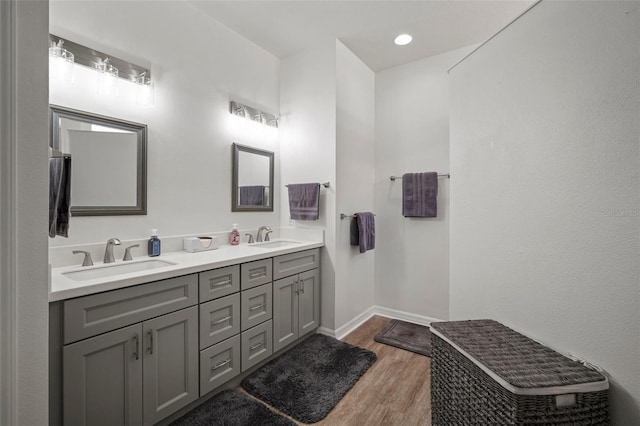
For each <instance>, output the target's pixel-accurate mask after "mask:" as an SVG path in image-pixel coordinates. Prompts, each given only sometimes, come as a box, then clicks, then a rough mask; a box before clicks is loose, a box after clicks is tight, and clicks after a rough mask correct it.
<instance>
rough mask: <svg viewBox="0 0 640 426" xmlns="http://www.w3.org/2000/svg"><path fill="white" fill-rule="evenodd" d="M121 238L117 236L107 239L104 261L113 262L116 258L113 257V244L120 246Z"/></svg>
mask: <svg viewBox="0 0 640 426" xmlns="http://www.w3.org/2000/svg"><path fill="white" fill-rule="evenodd" d="M119 245H120V240H119V239H117V238H110V239H109V240H108V241H107V247H106V248H105V250H104V263H113V262H115V261H116V260H115V258H114V257H113V246H119Z"/></svg>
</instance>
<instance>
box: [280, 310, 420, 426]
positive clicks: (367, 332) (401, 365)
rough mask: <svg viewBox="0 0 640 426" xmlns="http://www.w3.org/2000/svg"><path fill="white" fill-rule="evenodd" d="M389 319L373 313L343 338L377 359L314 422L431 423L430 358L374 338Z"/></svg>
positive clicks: (353, 424) (370, 425)
mask: <svg viewBox="0 0 640 426" xmlns="http://www.w3.org/2000/svg"><path fill="white" fill-rule="evenodd" d="M389 321H390V320H389V319H388V318H382V317H378V316H374V317H372V318H371V319H369V320H368V321H366V322H365V323H364V324H362V325H361V326H360V327H358V328H357V329H355V330H354V331H353V332H351V333H350V334H349V335H347V336H346V337H345V338H344V339H342V340H343V341H344V342H347V343H351V344H352V345H356V346H360V347H361V348H365V349H369V350H370V351H373V352H375V353H376V355H377V356H378V360H377V361H376V362H375V363H374V364H373V365H372V366H371V368H369V370H367V372H366V373H365V374H364V375H363V376H362V377H361V378H360V380H358V382H357V383H356V384H355V385H354V386H353V388H351V390H349V392H347V394H346V395H345V396H344V398H342V400H340V402H339V403H338V405H336V406H335V408H334V409H333V410H332V411H331V412H330V413H329V415H328V416H327V417H326V418H325V419H324V420H322V421H320V422H318V423H315V424H316V425H323V426H329V425H331V426H333V425H345V426H361V425H362V426H364V425H367V426H373V425H401V426H414V425H415V426H418V425H420V426H423V425H424V426H429V425H431V397H430V395H431V385H430V383H431V377H430V371H431V370H430V362H431V359H430V358H427V357H425V356H423V355H419V354H416V353H413V352H409V351H405V350H402V349H398V348H394V347H392V346H388V345H384V344H382V343H378V342H375V341H374V340H373V337H374V336H375V335H376V334H377V333H378V331H379V330H380V329H381V328H382V327H384V326H385V325H386V324H387V322H389ZM275 411H277V410H275ZM291 420H293V421H294V422H295V420H294V419H291ZM298 424H299V425H303V424H304V423H298Z"/></svg>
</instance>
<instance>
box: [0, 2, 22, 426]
mask: <svg viewBox="0 0 640 426" xmlns="http://www.w3.org/2000/svg"><path fill="white" fill-rule="evenodd" d="M15 14H16V8H15V2H14V1H13V0H12V1H0V43H1V46H0V141H1V142H0V424H3V425H4V424H7V425H8V424H16V423H17V418H18V417H17V415H18V413H17V408H16V404H17V400H16V395H17V376H16V374H17V373H16V371H17V364H16V359H17V357H16V350H17V343H16V329H17V320H16V259H15V252H16V247H15V241H16V231H15V230H16V214H15V207H16V184H17V177H16V168H15V164H16V163H15V153H16V129H15V108H16V94H15V84H14V83H15V81H14V80H15V76H16V75H15V64H16V61H15V58H16V55H15V53H16V49H15V32H16V27H15V25H14V22H15Z"/></svg>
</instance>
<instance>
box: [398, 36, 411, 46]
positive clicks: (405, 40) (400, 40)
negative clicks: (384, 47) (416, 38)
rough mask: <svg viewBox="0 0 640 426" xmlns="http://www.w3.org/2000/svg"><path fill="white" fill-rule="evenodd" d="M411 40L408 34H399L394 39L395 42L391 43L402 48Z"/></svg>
mask: <svg viewBox="0 0 640 426" xmlns="http://www.w3.org/2000/svg"><path fill="white" fill-rule="evenodd" d="M411 40H413V37H411V36H410V35H409V34H400V35H399V36H398V37H396V38H395V40H393V42H394V43H395V44H397V45H398V46H404V45H405V44H409V43H411Z"/></svg>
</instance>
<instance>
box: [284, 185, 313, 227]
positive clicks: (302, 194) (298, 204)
mask: <svg viewBox="0 0 640 426" xmlns="http://www.w3.org/2000/svg"><path fill="white" fill-rule="evenodd" d="M288 188H289V215H290V216H291V219H293V220H318V217H319V215H320V213H319V210H320V184H319V183H318V182H314V183H290V184H289V186H288Z"/></svg>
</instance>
